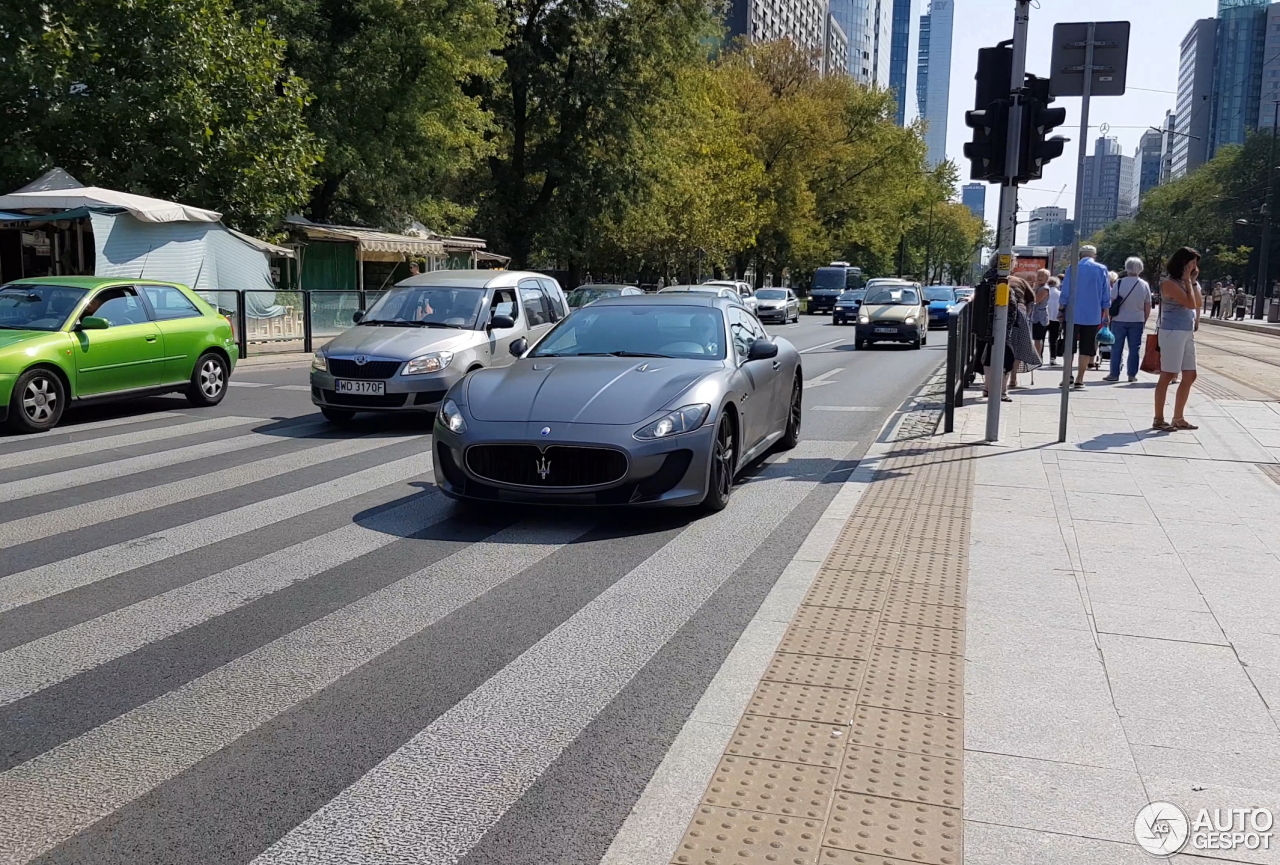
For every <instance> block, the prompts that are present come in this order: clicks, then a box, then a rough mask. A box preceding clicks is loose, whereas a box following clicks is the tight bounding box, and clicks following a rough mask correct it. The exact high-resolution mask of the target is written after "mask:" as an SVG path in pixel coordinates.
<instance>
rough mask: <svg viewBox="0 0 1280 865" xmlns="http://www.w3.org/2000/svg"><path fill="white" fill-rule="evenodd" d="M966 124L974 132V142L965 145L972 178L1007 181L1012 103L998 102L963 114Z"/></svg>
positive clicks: (1006, 101) (1002, 100) (965, 153)
mask: <svg viewBox="0 0 1280 865" xmlns="http://www.w3.org/2000/svg"><path fill="white" fill-rule="evenodd" d="M964 122H965V125H966V126H968V127H970V128H971V129H972V130H973V141H971V142H969V143H968V144H966V145H965V146H964V155H965V158H967V159H968V160H969V162H970V163H971V165H970V168H969V177H970V178H971V179H973V180H987V181H990V182H992V183H999V182H1000V181H1002V180H1004V178H1005V173H1006V169H1005V157H1006V150H1007V149H1008V146H1009V102H1008V100H1006V99H997V100H996V101H994V102H991V103H990V104H988V105H987V106H986V107H985V108H979V109H977V110H975V111H966V112H965V113H964Z"/></svg>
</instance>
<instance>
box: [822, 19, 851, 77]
mask: <svg viewBox="0 0 1280 865" xmlns="http://www.w3.org/2000/svg"><path fill="white" fill-rule="evenodd" d="M822 58H823V68H822V72H823V74H824V75H834V74H837V73H838V74H840V75H848V74H849V67H848V63H849V37H848V36H845V34H844V28H843V27H841V26H840V22H839V21H837V20H836V16H834V15H831V14H830V13H828V15H827V47H826V48H825V49H824V50H823V54H822Z"/></svg>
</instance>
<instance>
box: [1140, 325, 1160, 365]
mask: <svg viewBox="0 0 1280 865" xmlns="http://www.w3.org/2000/svg"><path fill="white" fill-rule="evenodd" d="M1142 371H1143V372H1159V371H1160V334H1158V333H1149V334H1147V350H1146V351H1144V352H1143V353H1142Z"/></svg>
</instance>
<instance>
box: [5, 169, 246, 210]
mask: <svg viewBox="0 0 1280 865" xmlns="http://www.w3.org/2000/svg"><path fill="white" fill-rule="evenodd" d="M65 173H66V172H63V174H65ZM67 176H68V177H70V175H67ZM45 177H48V175H45ZM41 179H42V180H43V179H44V178H41ZM39 182H40V181H39V180H37V181H35V183H39ZM33 185H34V184H33ZM81 207H112V208H119V209H121V210H125V211H127V212H128V213H129V215H130V216H132V217H133V218H134V219H137V220H138V221H140V222H218V221H219V220H221V219H222V214H220V213H217V212H215V211H212V210H205V209H203V208H200V207H191V206H190V205H187V204H178V203H177V202H175V201H163V200H161V199H159V198H148V197H147V196H145V195H134V194H132V193H130V192H117V191H116V190H114V189H103V188H102V187H100V186H78V187H71V188H65V189H63V188H54V189H37V190H34V191H30V192H23V191H21V190H19V191H18V192H11V193H9V194H8V195H0V210H48V211H60V210H76V209H78V208H81Z"/></svg>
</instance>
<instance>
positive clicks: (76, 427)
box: [0, 411, 182, 446]
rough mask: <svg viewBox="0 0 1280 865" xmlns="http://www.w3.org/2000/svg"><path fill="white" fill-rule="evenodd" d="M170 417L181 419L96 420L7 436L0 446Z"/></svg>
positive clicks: (151, 416) (156, 414)
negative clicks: (39, 431)
mask: <svg viewBox="0 0 1280 865" xmlns="http://www.w3.org/2000/svg"><path fill="white" fill-rule="evenodd" d="M170 417H182V415H180V414H178V413H177V412H172V411H161V412H152V413H151V414H138V415H130V416H129V417H113V418H111V419H110V420H97V421H93V422H92V423H78V424H68V425H67V426H60V427H55V428H53V429H51V430H49V431H48V432H42V433H32V434H30V435H15V436H8V437H6V438H5V439H3V440H0V446H4V445H16V444H22V443H23V442H29V441H38V440H40V439H42V438H44V437H46V436H56V435H74V434H75V433H78V432H88V431H89V430H95V429H104V428H106V427H113V426H124V425H125V424H131V423H146V422H147V421H151V420H163V419H164V418H170Z"/></svg>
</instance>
